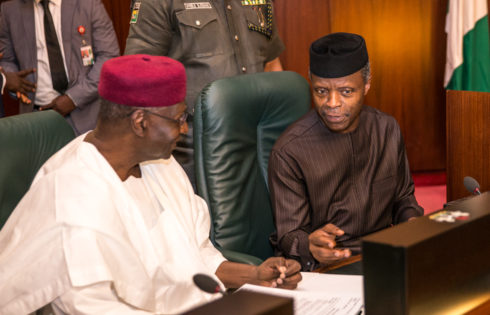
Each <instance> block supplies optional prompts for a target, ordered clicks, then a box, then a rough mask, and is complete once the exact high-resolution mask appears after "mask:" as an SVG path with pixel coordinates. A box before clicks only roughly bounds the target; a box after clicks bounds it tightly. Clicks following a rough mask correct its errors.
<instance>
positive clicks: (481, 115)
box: [447, 91, 490, 200]
mask: <svg viewBox="0 0 490 315" xmlns="http://www.w3.org/2000/svg"><path fill="white" fill-rule="evenodd" d="M489 119H490V93H487V92H467V91H448V92H447V200H455V199H459V198H463V197H466V196H468V195H469V194H470V193H469V192H468V191H467V190H466V189H465V187H464V185H463V179H464V177H465V176H471V177H473V178H475V179H476V180H477V181H478V182H479V184H480V185H481V187H480V188H481V189H480V190H481V191H482V192H484V191H490V163H489V162H488V161H489V159H490V124H489Z"/></svg>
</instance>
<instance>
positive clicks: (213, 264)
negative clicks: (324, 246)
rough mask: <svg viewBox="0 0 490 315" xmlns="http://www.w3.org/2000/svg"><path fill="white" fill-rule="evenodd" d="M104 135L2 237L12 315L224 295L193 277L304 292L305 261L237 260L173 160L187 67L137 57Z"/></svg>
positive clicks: (167, 306)
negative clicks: (224, 248)
mask: <svg viewBox="0 0 490 315" xmlns="http://www.w3.org/2000/svg"><path fill="white" fill-rule="evenodd" d="M99 94H100V96H101V98H102V108H101V111H100V113H99V118H98V122H97V127H96V129H95V130H93V131H92V132H89V133H87V134H84V135H81V136H79V137H78V138H76V139H75V140H73V141H72V142H71V143H69V144H68V145H67V146H66V147H64V148H63V149H61V150H60V151H59V152H58V153H57V154H55V155H54V156H53V157H51V158H50V159H49V160H48V161H47V162H46V164H44V166H43V167H42V168H41V170H40V171H39V173H38V174H37V175H36V178H35V179H34V181H33V183H32V185H31V188H30V189H29V191H28V192H27V193H26V195H25V196H24V198H23V199H22V200H21V202H20V203H19V205H18V206H17V207H16V209H15V210H14V212H13V214H12V215H11V216H10V218H9V220H8V221H7V223H6V225H5V226H4V228H3V229H2V230H1V231H0V314H15V315H17V314H27V313H30V312H33V311H35V310H36V309H39V308H41V307H43V306H44V305H46V304H49V303H51V306H52V307H53V310H54V312H55V313H56V314H118V315H120V314H153V313H158V314H160V313H162V314H175V313H179V312H183V311H185V310H187V309H189V308H192V307H194V306H197V305H199V304H202V303H204V302H206V301H209V300H211V299H212V298H213V296H212V295H210V294H207V293H203V292H201V291H200V290H199V289H197V288H196V287H195V286H194V284H193V282H192V276H193V275H194V274H196V273H207V274H210V275H214V276H215V278H217V279H219V280H220V281H221V283H222V284H223V285H224V286H226V287H238V286H240V285H242V284H244V283H247V282H248V283H255V284H261V285H266V286H279V287H284V288H295V287H296V285H297V283H298V282H299V281H300V280H301V276H300V274H299V269H300V266H299V264H298V263H297V262H295V261H291V260H286V259H284V258H279V257H275V258H270V259H268V260H266V261H265V262H264V263H263V264H262V265H260V266H258V267H255V266H249V265H244V264H238V263H232V262H229V261H226V260H225V259H224V258H223V256H222V255H221V254H220V252H219V251H217V250H216V249H215V248H214V247H213V245H212V244H211V242H210V241H209V238H208V236H209V228H210V219H209V213H208V209H207V206H206V204H205V203H204V201H203V200H202V199H201V198H199V197H198V196H196V195H194V193H193V189H192V187H191V185H190V183H189V181H188V179H187V177H186V175H185V173H184V171H183V170H182V168H181V167H180V166H179V165H178V163H177V162H176V161H175V160H174V158H173V157H172V156H171V153H172V150H173V149H174V148H175V145H176V142H177V140H178V138H179V135H180V134H181V133H185V132H186V129H187V124H186V119H185V118H186V117H185V116H186V114H185V109H186V106H185V104H184V102H183V100H184V98H185V70H184V67H183V66H182V64H180V63H179V62H177V61H175V60H172V59H170V58H167V57H156V56H147V55H133V56H124V57H118V58H114V59H112V60H109V61H107V62H106V63H105V64H104V66H103V68H102V72H101V79H100V85H99Z"/></svg>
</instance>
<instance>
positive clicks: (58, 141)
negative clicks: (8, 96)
mask: <svg viewBox="0 0 490 315" xmlns="http://www.w3.org/2000/svg"><path fill="white" fill-rule="evenodd" d="M74 137H75V134H74V132H73V129H72V128H71V126H70V125H69V124H68V123H67V122H66V120H65V119H64V118H63V117H62V116H61V115H59V114H58V113H57V112H55V111H52V110H49V111H43V112H34V113H29V114H22V115H17V116H10V117H5V118H1V119H0V152H1V154H0V228H1V227H2V226H3V225H4V224H5V222H6V221H7V218H8V217H9V216H10V213H11V212H12V211H13V210H14V208H15V207H16V206H17V203H18V202H19V201H20V199H21V198H22V196H24V194H25V193H26V191H27V190H28V189H29V186H30V185H31V183H32V180H33V179H34V176H35V175H36V173H37V171H38V170H39V168H40V167H41V166H42V165H43V164H44V162H45V161H46V160H47V159H48V158H49V157H50V156H51V155H53V154H54V153H55V152H56V151H58V150H59V149H60V148H62V147H63V146H64V145H65V144H67V143H68V142H70V141H71V140H72V139H73V138H74Z"/></svg>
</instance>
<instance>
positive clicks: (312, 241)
mask: <svg viewBox="0 0 490 315" xmlns="http://www.w3.org/2000/svg"><path fill="white" fill-rule="evenodd" d="M343 234H344V231H342V230H341V229H339V228H338V227H337V226H335V225H333V224H331V223H329V224H327V225H325V226H324V227H322V228H320V229H318V230H316V231H314V232H313V233H311V234H310V235H309V236H308V241H309V249H310V252H311V254H312V255H313V257H314V258H315V259H316V260H318V261H319V262H320V263H324V264H328V263H332V262H335V261H337V260H341V259H344V258H347V257H350V255H351V252H350V250H348V249H339V248H335V246H337V243H336V242H335V238H336V237H337V236H341V235H343Z"/></svg>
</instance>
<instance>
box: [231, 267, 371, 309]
mask: <svg viewBox="0 0 490 315" xmlns="http://www.w3.org/2000/svg"><path fill="white" fill-rule="evenodd" d="M301 275H302V276H303V280H302V281H301V282H300V283H299V285H298V288H297V289H296V290H284V289H276V288H267V287H261V286H256V285H252V284H245V285H244V286H242V287H241V288H240V289H239V290H247V291H254V292H259V293H265V294H272V295H278V296H284V297H290V298H293V300H294V314H295V315H357V314H359V312H360V310H361V309H362V307H363V304H364V301H363V289H362V276H352V275H332V274H321V273H314V272H302V273H301ZM363 313H364V312H363Z"/></svg>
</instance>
